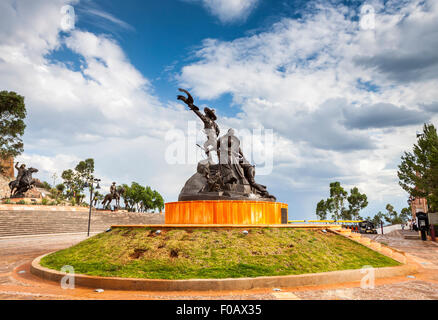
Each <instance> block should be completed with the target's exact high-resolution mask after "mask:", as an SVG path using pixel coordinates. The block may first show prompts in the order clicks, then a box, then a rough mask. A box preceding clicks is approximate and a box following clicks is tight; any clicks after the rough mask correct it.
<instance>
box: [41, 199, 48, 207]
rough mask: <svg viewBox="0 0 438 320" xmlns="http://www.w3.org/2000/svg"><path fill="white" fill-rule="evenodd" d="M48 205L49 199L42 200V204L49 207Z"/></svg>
mask: <svg viewBox="0 0 438 320" xmlns="http://www.w3.org/2000/svg"><path fill="white" fill-rule="evenodd" d="M48 203H49V199H47V198H43V199H42V200H41V204H42V205H43V206H47V204H48Z"/></svg>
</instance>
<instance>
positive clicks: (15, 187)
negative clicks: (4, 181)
mask: <svg viewBox="0 0 438 320" xmlns="http://www.w3.org/2000/svg"><path fill="white" fill-rule="evenodd" d="M35 172H38V169H35V168H29V169H27V170H26V171H25V172H24V174H23V176H22V177H21V179H20V181H18V180H14V181H11V182H9V189H11V196H10V197H11V198H21V197H24V193H25V192H26V191H28V190H30V189H31V188H32V187H33V186H34V185H35V183H36V179H33V178H32V173H35Z"/></svg>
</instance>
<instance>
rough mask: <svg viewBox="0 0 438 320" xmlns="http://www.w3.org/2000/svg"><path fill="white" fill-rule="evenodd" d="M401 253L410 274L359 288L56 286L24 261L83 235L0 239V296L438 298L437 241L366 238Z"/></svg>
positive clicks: (268, 298) (83, 234) (379, 236)
mask: <svg viewBox="0 0 438 320" xmlns="http://www.w3.org/2000/svg"><path fill="white" fill-rule="evenodd" d="M370 237H373V238H374V239H375V240H377V241H380V242H382V243H384V244H386V245H389V246H390V247H393V248H395V249H399V250H402V251H404V252H406V254H407V256H408V257H409V259H410V260H411V261H413V262H415V263H417V264H418V267H419V272H418V273H416V274H415V275H412V276H403V277H396V278H386V279H380V280H376V282H375V287H374V288H369V289H362V288H361V287H360V283H344V284H341V285H327V286H317V287H305V288H303V287H301V288H282V289H281V290H280V291H279V290H276V288H270V289H257V290H247V291H226V292H224V291H221V292H208V293H206V292H192V291H190V292H147V291H141V292H140V291H116V290H105V291H104V292H96V291H95V289H98V288H95V289H94V288H81V287H78V286H76V288H75V289H73V290H72V289H62V288H61V286H60V284H58V283H56V282H50V281H45V280H42V279H40V278H38V277H36V276H34V275H32V274H31V273H30V271H29V270H30V263H31V262H32V260H33V259H34V258H36V257H38V256H40V255H42V254H45V253H48V252H52V251H56V250H60V249H63V248H67V247H69V246H71V245H73V244H76V243H78V242H80V241H82V240H84V239H85V238H86V234H85V233H76V234H47V235H35V236H28V235H26V236H20V237H3V238H0V299H2V300H4V299H14V300H15V299H32V300H42V299H43V300H51V299H54V300H59V299H133V300H134V299H135V300H137V299H163V300H166V299H178V300H181V299H188V300H190V299H194V300H198V299H205V300H209V299H233V300H239V299H251V300H258V299H261V300H380V299H412V300H431V299H433V300H435V299H438V245H437V244H436V243H432V242H423V241H420V240H406V239H404V238H403V235H401V234H395V235H393V236H382V235H375V236H370Z"/></svg>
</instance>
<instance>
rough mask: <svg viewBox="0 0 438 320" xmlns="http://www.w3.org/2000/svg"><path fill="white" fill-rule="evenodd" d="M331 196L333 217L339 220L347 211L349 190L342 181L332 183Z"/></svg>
mask: <svg viewBox="0 0 438 320" xmlns="http://www.w3.org/2000/svg"><path fill="white" fill-rule="evenodd" d="M330 198H331V199H333V200H332V203H333V205H332V208H333V215H332V216H333V219H335V220H339V219H340V218H341V217H342V215H343V213H344V211H345V208H344V203H345V200H346V198H347V191H345V190H344V188H342V187H341V183H340V182H332V183H330Z"/></svg>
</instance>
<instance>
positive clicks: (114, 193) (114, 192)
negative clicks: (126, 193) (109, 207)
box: [110, 182, 117, 198]
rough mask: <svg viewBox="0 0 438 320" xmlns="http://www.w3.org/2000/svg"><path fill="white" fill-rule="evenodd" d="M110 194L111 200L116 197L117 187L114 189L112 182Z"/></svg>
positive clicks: (114, 185) (114, 184)
mask: <svg viewBox="0 0 438 320" xmlns="http://www.w3.org/2000/svg"><path fill="white" fill-rule="evenodd" d="M110 193H111V195H112V196H113V198H115V197H116V193H117V187H116V183H115V182H113V184H112V185H111V187H110Z"/></svg>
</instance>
